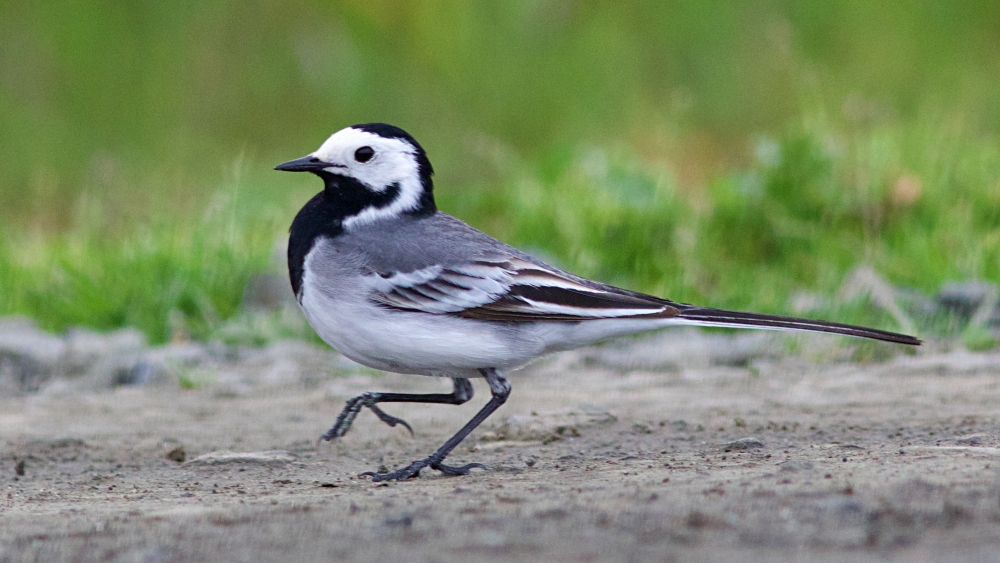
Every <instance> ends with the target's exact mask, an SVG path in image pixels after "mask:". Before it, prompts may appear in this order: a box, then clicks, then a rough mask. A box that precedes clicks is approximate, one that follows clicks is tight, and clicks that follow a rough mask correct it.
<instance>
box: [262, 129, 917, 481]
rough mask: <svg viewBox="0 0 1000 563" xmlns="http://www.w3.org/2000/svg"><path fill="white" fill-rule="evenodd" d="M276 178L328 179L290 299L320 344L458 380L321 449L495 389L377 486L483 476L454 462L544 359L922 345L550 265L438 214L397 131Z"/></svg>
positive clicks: (299, 235) (317, 154) (299, 252)
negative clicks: (695, 343)
mask: <svg viewBox="0 0 1000 563" xmlns="http://www.w3.org/2000/svg"><path fill="white" fill-rule="evenodd" d="M275 170H280V171H288V172H311V173H312V174H315V175H316V176H318V177H319V178H320V179H322V181H323V190H322V191H321V192H319V193H318V194H316V195H315V196H314V197H313V198H312V199H310V200H309V202H308V203H306V204H305V205H304V206H303V207H302V209H301V210H300V211H299V212H298V214H297V215H296V216H295V219H294V220H293V221H292V224H291V228H290V230H289V240H288V272H289V277H290V280H291V286H292V290H293V291H294V293H295V298H296V300H297V301H298V303H299V305H300V307H301V309H302V311H303V313H304V315H305V317H306V319H308V321H309V323H310V325H311V326H312V327H313V329H314V330H315V331H316V333H317V334H318V335H319V336H320V338H322V339H323V340H324V341H325V342H326V343H328V344H329V345H330V346H332V347H333V348H334V349H336V350H337V351H339V352H340V353H341V354H343V355H344V356H346V357H348V358H350V359H351V360H354V361H355V362H358V363H360V364H363V365H366V366H369V367H372V368H375V369H379V370H384V371H390V372H395V373H402V374H416V375H426V376H436V377H448V378H451V380H452V392H451V393H437V394H414V393H384V392H367V393H363V394H361V395H359V396H357V397H354V398H352V399H350V400H348V401H347V404H346V405H345V407H344V409H343V411H342V412H341V413H340V414H339V416H338V417H337V419H336V421H335V423H334V425H333V427H332V428H330V430H329V431H327V432H326V433H325V434H323V435H322V437H321V440H327V441H329V440H333V439H336V438H339V437H341V436H343V435H344V434H345V433H346V432H347V431H348V430H349V429H350V428H351V425H352V424H353V422H354V419H355V417H356V416H357V415H358V413H359V412H360V411H361V410H362V409H363V408H367V409H369V410H370V411H371V412H373V413H374V414H375V415H376V416H377V417H378V418H379V419H380V420H381V421H382V422H384V423H386V424H388V425H389V426H392V427H395V426H397V425H402V426H403V427H405V428H406V429H407V430H409V431H410V432H411V433H412V432H413V429H412V427H410V425H409V424H407V423H406V421H404V420H402V419H400V418H397V417H395V416H392V415H390V414H388V413H386V412H385V411H383V410H382V408H381V407H380V406H379V405H381V404H384V403H429V404H447V405H461V404H463V403H466V402H467V401H469V400H470V399H471V398H472V397H473V387H472V384H471V380H472V379H478V378H481V379H484V380H485V381H486V383H487V385H488V386H489V389H490V393H491V397H490V400H489V401H488V402H487V403H486V405H485V406H483V407H482V408H481V410H479V411H478V412H477V413H476V415H475V416H473V418H472V419H471V420H469V422H468V423H467V424H465V426H463V427H462V428H461V429H460V430H459V431H458V432H457V433H456V434H455V435H453V436H452V437H451V438H449V439H448V440H447V441H446V442H445V443H444V444H443V445H442V446H441V447H440V448H438V449H437V450H436V451H434V453H432V454H431V455H430V456H428V457H426V458H423V459H419V460H416V461H414V462H412V463H410V464H409V465H407V466H405V467H402V468H400V469H397V470H395V471H388V472H385V473H376V472H371V471H369V472H365V473H362V474H361V475H362V476H368V477H371V478H372V480H373V481H376V482H377V481H390V480H405V479H410V478H414V477H417V476H419V475H420V472H421V470H423V469H426V468H430V469H431V470H436V471H439V472H441V473H442V474H444V475H466V474H468V473H469V472H470V470H472V469H474V468H481V469H486V466H485V465H483V464H481V463H469V464H466V465H462V466H451V465H446V464H445V463H444V461H445V459H446V457H447V456H448V454H449V453H451V451H452V450H453V449H454V448H455V447H456V446H458V444H459V443H460V442H461V441H462V440H463V439H465V438H466V437H467V436H468V435H469V434H470V433H471V432H472V431H473V430H474V429H475V428H476V427H477V426H479V425H480V424H481V423H482V422H483V421H484V420H486V419H487V418H488V417H489V416H490V415H491V414H493V413H494V412H495V411H496V410H497V409H498V408H500V406H501V405H503V404H504V403H505V402H506V401H507V398H508V397H509V396H510V392H511V385H510V382H509V381H508V379H507V377H506V375H505V374H507V373H508V372H510V371H511V370H513V369H516V368H519V367H521V366H524V365H525V364H527V363H529V362H530V361H532V360H534V359H535V358H538V357H539V356H543V355H545V354H549V353H553V352H558V351H562V350H569V349H573V348H578V347H581V346H586V345H590V344H594V343H597V342H600V341H603V340H607V339H611V338H614V337H619V336H626V335H631V334H636V333H641V332H646V331H650V330H657V329H660V328H664V327H670V326H677V325H695V326H708V327H735V328H757V329H777V330H797V331H811V332H825V333H833V334H840V335H847V336H855V337H861V338H869V339H875V340H882V341H887V342H894V343H899V344H905V345H913V346H916V345H919V344H920V343H921V341H920V340H919V339H917V338H915V337H913V336H908V335H905V334H897V333H893V332H887V331H884V330H878V329H874V328H866V327H861V326H852V325H847V324H840V323H834V322H827V321H819V320H810V319H802V318H795V317H785V316H775V315H765V314H758V313H748V312H739V311H726V310H721V309H713V308H709V307H701V306H697V305H689V304H684V303H678V302H674V301H671V300H669V299H664V298H660V297H655V296H652V295H646V294H643V293H638V292H635V291H629V290H627V289H622V288H618V287H614V286H611V285H607V284H604V283H601V282H597V281H593V280H589V279H585V278H582V277H579V276H576V275H574V274H572V273H569V272H567V271H564V270H562V269H559V268H556V267H554V266H551V265H549V264H547V263H545V262H543V261H541V260H539V259H537V258H535V257H534V256H532V255H530V254H528V253H526V252H523V251H521V250H519V249H517V248H515V247H513V246H510V245H508V244H506V243H504V242H501V241H499V240H497V239H495V238H493V237H491V236H489V235H487V234H486V233H483V232H482V231H479V230H477V229H475V228H473V227H472V226H470V225H468V224H466V223H465V222H463V221H461V220H459V219H457V218H455V217H452V216H451V215H448V214H446V213H443V212H441V211H439V210H438V209H437V206H436V205H435V202H434V193H433V189H434V183H433V181H432V176H433V174H434V170H433V168H432V166H431V162H430V160H429V159H428V157H427V153H426V152H425V151H424V149H423V148H422V147H421V146H420V144H419V143H417V141H416V139H414V138H413V137H412V136H411V135H410V134H409V133H407V132H406V131H404V130H402V129H400V128H398V127H395V126H393V125H389V124H385V123H365V124H359V125H353V126H350V127H346V128H344V129H341V130H340V131H337V132H336V133H334V134H333V135H331V136H330V137H329V138H328V139H327V140H326V141H325V142H323V144H322V145H321V146H320V147H319V148H318V149H317V150H315V151H314V152H312V153H310V154H308V155H306V156H304V157H302V158H298V159H295V160H291V161H288V162H285V163H283V164H279V165H278V166H276V167H275Z"/></svg>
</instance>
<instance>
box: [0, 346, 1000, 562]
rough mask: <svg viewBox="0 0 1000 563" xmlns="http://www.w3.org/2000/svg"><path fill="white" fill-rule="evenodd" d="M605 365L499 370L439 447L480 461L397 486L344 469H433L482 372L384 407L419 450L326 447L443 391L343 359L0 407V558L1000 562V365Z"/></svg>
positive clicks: (927, 356)
mask: <svg viewBox="0 0 1000 563" xmlns="http://www.w3.org/2000/svg"><path fill="white" fill-rule="evenodd" d="M831 341H832V340H826V341H825V342H831ZM649 342H650V341H645V343H644V344H642V345H643V346H646V347H647V348H648V347H649V346H650V344H649ZM653 342H654V343H658V344H659V345H665V344H669V341H666V340H656V341H653ZM615 353H617V354H618V355H619V356H621V355H622V352H621V350H618V351H617V352H615V350H610V351H608V350H606V349H605V350H604V351H603V352H602V351H601V350H598V351H596V352H595V351H593V350H592V351H582V352H572V353H566V354H562V355H558V356H554V357H553V358H550V359H547V360H544V361H543V362H540V363H538V364H535V365H533V366H530V367H529V368H527V369H525V370H522V371H520V372H517V373H514V374H512V375H511V381H512V384H513V393H512V396H511V399H510V400H509V401H508V403H507V404H506V405H504V406H503V407H502V409H501V410H500V411H498V413H497V414H496V415H494V417H493V418H491V419H489V420H487V422H486V423H485V424H484V425H483V427H482V428H481V429H480V430H478V431H476V432H475V433H474V434H473V435H472V436H471V437H470V438H469V439H467V440H466V441H465V442H464V443H463V444H461V445H460V446H459V448H458V449H457V450H456V451H455V452H454V454H453V455H452V456H451V457H450V458H449V460H450V463H452V464H461V463H469V462H482V463H484V464H486V465H487V466H488V470H485V471H484V470H478V469H477V470H473V472H472V474H470V475H467V476H460V477H445V476H442V475H441V474H438V473H436V472H433V471H426V470H425V471H424V473H423V474H422V475H421V476H420V477H419V478H417V479H413V480H410V481H405V482H399V483H388V484H375V483H372V482H371V481H370V480H369V479H367V478H364V477H359V476H358V474H359V473H361V472H364V471H370V470H379V469H380V468H381V469H382V470H385V469H392V468H396V467H399V466H402V465H405V464H407V463H409V462H410V461H412V460H414V459H416V458H418V457H424V456H426V455H428V454H429V453H430V452H431V451H433V450H434V449H435V448H436V447H437V446H438V445H440V444H441V443H442V442H443V441H444V440H445V439H446V438H447V437H448V436H450V435H451V434H452V433H453V432H454V431H455V430H457V429H458V428H459V427H460V426H461V425H462V424H463V423H464V422H465V421H466V420H468V419H469V418H471V416H472V415H473V413H474V412H475V411H476V410H477V409H478V408H480V407H481V405H482V404H483V403H485V401H486V399H487V398H488V392H487V388H486V386H485V385H484V384H483V383H482V382H475V385H476V390H477V392H478V395H477V396H476V397H475V398H474V399H473V400H472V401H471V402H469V403H467V404H466V405H463V406H457V407H456V406H444V405H389V406H386V411H387V412H390V413H391V414H394V415H397V416H400V417H402V418H404V419H406V420H407V421H408V422H409V423H410V424H411V425H412V426H413V428H414V430H415V431H416V435H415V436H411V435H410V434H409V433H408V432H407V431H406V430H405V429H404V428H402V427H401V426H397V427H396V428H390V427H388V426H386V425H385V424H382V423H381V422H379V421H378V420H377V419H376V418H375V417H374V416H372V414H371V413H370V412H368V411H365V412H363V413H362V414H361V415H359V416H358V419H357V421H356V422H355V424H354V428H353V430H352V431H351V432H350V433H349V434H348V435H347V436H346V437H344V438H343V439H340V440H338V441H336V442H334V443H322V444H317V442H316V438H317V437H318V436H319V435H320V434H322V433H323V432H324V431H325V430H326V429H327V428H329V426H330V425H331V424H332V422H333V420H334V418H335V417H336V415H337V414H338V412H339V411H340V408H341V407H342V405H343V401H344V400H346V399H347V398H349V397H351V396H354V395H356V394H359V393H361V392H363V391H368V390H393V391H414V392H421V391H423V392H441V391H442V390H444V391H445V392H447V390H448V389H449V384H448V382H447V381H438V380H435V379H431V378H422V377H415V376H401V375H390V374H386V375H383V374H379V373H376V372H372V371H369V370H363V369H355V370H353V371H350V372H349V374H348V375H343V374H341V375H336V376H334V375H325V376H317V375H316V374H315V373H311V374H303V377H301V378H298V379H289V378H287V377H286V378H283V379H281V378H279V380H277V381H271V382H269V383H268V382H259V383H257V384H254V385H249V386H243V387H240V388H239V389H238V390H235V391H234V388H232V387H226V386H221V385H217V384H205V385H203V386H197V385H187V386H188V387H194V388H192V389H180V388H178V387H176V386H169V385H150V386H118V387H115V388H111V389H90V390H80V389H79V388H73V387H72V386H69V387H67V386H59V385H53V386H50V387H49V388H43V389H42V390H41V391H39V392H37V393H32V394H25V395H20V396H8V397H5V398H3V399H0V448H2V449H0V562H3V563H7V562H10V563H14V562H22V561H23V562H27V561H38V562H41V561H74V562H88V561H122V562H133V561H134V562H163V563H166V562H174V561H212V562H219V561H296V562H311V561H394V562H395V561H402V562H407V561H415V562H424V561H427V562H430V561H441V562H447V561H462V562H466V561H521V560H523V561H585V562H586V561H657V562H659V561H713V562H714V561H724V560H739V561H754V560H770V561H811V562H812V561H845V560H849V561H856V560H880V561H946V560H967V561H977V560H983V561H996V560H997V559H998V558H1000V552H998V548H1000V439H998V431H1000V379H998V376H1000V355H998V354H996V353H980V354H972V353H969V352H964V351H954V352H946V353H941V352H933V351H930V350H928V351H926V352H922V353H921V354H919V355H897V356H895V357H894V358H891V359H889V360H888V361H885V362H882V363H866V364H858V363H851V362H846V361H840V360H837V359H836V358H835V357H834V356H831V355H829V354H827V355H820V356H819V357H818V359H817V358H813V359H810V357H809V355H808V354H801V353H799V354H797V355H795V356H793V357H779V356H775V355H770V356H766V355H765V356H763V357H757V358H756V359H752V360H750V361H748V362H747V363H746V364H745V365H731V363H729V364H718V363H716V362H713V360H712V358H707V359H706V360H705V361H701V362H697V361H695V362H691V361H689V362H687V363H684V362H681V363H679V364H678V363H670V362H667V363H666V364H663V365H659V366H652V367H650V366H646V367H643V366H642V365H638V366H631V367H630V366H628V365H626V364H621V363H619V364H616V363H615V362H614V361H605V360H606V359H607V358H608V357H613V356H614V354H615ZM602 354H603V355H602ZM637 354H638V353H637ZM627 355H628V354H625V356H627ZM602 358H604V359H602ZM831 358H834V359H831ZM737 363H738V362H737ZM640 364H641V362H640ZM306 375H308V377H306Z"/></svg>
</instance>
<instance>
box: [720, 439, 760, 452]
mask: <svg viewBox="0 0 1000 563" xmlns="http://www.w3.org/2000/svg"><path fill="white" fill-rule="evenodd" d="M763 447H764V442H761V441H760V440H758V439H757V438H753V437H750V438H740V439H739V440H733V441H732V442H726V443H725V444H722V449H723V450H724V451H727V452H739V451H746V450H759V449H761V448H763Z"/></svg>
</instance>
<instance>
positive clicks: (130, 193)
mask: <svg viewBox="0 0 1000 563" xmlns="http://www.w3.org/2000/svg"><path fill="white" fill-rule="evenodd" d="M997 84H1000V3H997V2H995V1H977V0H968V1H931V0H927V1H920V2H863V1H854V0H823V1H811V2H806V1H792V0H789V1H778V0H755V1H753V2H728V1H706V0H692V1H677V2H667V1H648V2H629V3H622V2H600V1H594V2H572V1H511V2H467V1H458V0H453V1H428V2H412V1H404V0H371V1H366V2H321V1H318V0H316V1H308V0H299V1H285V2H259V1H242V2H226V1H221V0H207V1H198V2H194V1H187V0H178V1H175V2H153V1H131V2H127V1H115V2H110V1H103V2H102V1H95V0H89V1H86V2H76V1H58V0H57V1H52V2H37V1H31V0H2V1H0V147H3V149H2V150H0V198H2V199H0V201H2V202H3V205H2V206H0V314H7V313H22V314H28V315H30V316H33V317H35V318H36V319H38V320H39V321H40V322H41V323H42V324H43V325H44V326H46V327H47V328H50V329H54V330H59V329H62V328H65V327H67V326H71V325H86V326H91V327H95V328H99V329H107V328H113V327H118V326H124V325H134V326H138V327H140V328H142V329H143V330H144V331H145V332H146V333H147V334H148V335H149V336H150V337H151V338H152V339H153V340H154V341H158V342H162V341H166V340H169V339H171V338H175V339H176V338H187V337H193V338H212V337H216V336H218V335H219V334H220V331H221V330H222V329H223V328H224V327H225V326H226V324H227V322H230V320H231V319H233V318H235V317H236V316H238V315H239V304H240V298H241V293H242V291H243V287H244V286H245V284H246V282H247V280H248V279H249V278H250V277H251V276H252V275H254V274H255V273H258V272H264V271H269V270H271V271H273V270H275V268H276V266H275V259H274V258H273V255H274V254H275V253H276V247H279V246H280V244H281V240H282V237H283V236H284V234H285V233H286V231H287V226H288V224H289V223H290V221H291V219H292V217H293V216H294V213H295V211H296V210H297V209H298V207H299V206H301V205H302V204H303V203H304V202H305V201H306V200H307V199H308V198H309V197H311V195H312V194H313V193H315V192H316V191H318V190H319V189H320V187H321V185H320V183H319V181H318V180H317V179H315V178H309V177H304V176H302V175H291V174H280V173H277V172H273V171H272V170H271V168H272V166H273V165H275V164H277V163H279V162H282V161H284V160H288V159H291V158H295V157H299V156H302V155H304V154H306V153H308V152H310V151H312V150H313V149H315V148H316V147H317V146H318V145H319V144H320V143H321V142H322V141H323V140H324V139H325V138H326V137H327V136H328V135H329V134H331V133H332V132H334V131H335V130H337V129H340V128H342V127H344V126H347V125H350V124H353V123H359V122H367V121H385V122H389V123H393V124H395V125H399V126H401V127H403V128H404V129H407V130H408V131H409V132H410V133H412V134H413V135H414V136H415V137H416V138H417V139H418V140H420V141H421V143H422V144H423V145H424V147H425V148H426V149H427V151H428V152H429V154H430V157H431V159H432V161H433V162H434V164H435V168H436V170H437V171H438V175H437V177H436V178H437V182H436V194H437V198H438V204H439V207H441V208H442V209H443V210H445V211H448V212H450V213H452V214H454V215H457V216H459V217H460V218H462V219H465V220H467V221H468V222H470V223H472V224H473V225H475V226H477V227H479V228H482V229H484V230H486V231H487V232H489V233H491V234H493V235H495V236H498V237H501V238H503V239H505V240H507V241H509V242H511V243H513V244H516V245H519V246H521V247H523V248H527V249H529V250H533V251H536V252H538V253H540V254H542V255H543V256H545V257H547V258H549V259H551V260H553V261H556V262H557V263H558V264H560V265H561V266H564V267H566V268H569V269H571V270H574V271H576V272H578V273H580V274H582V275H586V276H594V277H597V278H599V279H602V280H604V281H608V282H611V283H616V284H621V285H624V286H627V287H630V288H633V289H638V290H643V291H649V292H654V293H657V294H660V295H666V296H669V297H671V298H674V299H677V300H683V301H688V302H695V303H699V304H710V305H713V306H718V307H739V308H750V309H755V310H760V311H766V312H786V313H787V312H790V311H792V310H793V309H795V307H793V301H794V299H793V297H794V296H796V295H802V294H803V292H805V294H807V295H816V296H820V297H822V296H833V295H835V294H836V293H837V291H838V288H840V287H841V285H842V284H843V281H844V279H845V276H846V275H847V274H848V273H849V272H850V271H851V270H852V269H854V268H856V267H858V266H871V267H872V268H874V270H875V271H876V272H879V273H880V274H882V275H884V276H886V277H887V278H888V279H889V280H890V281H891V282H892V283H894V284H896V285H899V286H906V287H911V288H914V289H915V290H917V291H919V292H924V293H928V294H929V293H932V292H933V291H934V289H935V288H936V287H937V286H938V285H939V284H940V283H942V282H944V281H947V280H973V279H980V280H987V281H991V282H997V281H1000V146H998V144H997V133H998V127H1000V88H997V87H996V85H997ZM278 252H279V253H280V249H278ZM819 302H821V303H825V305H821V306H820V307H819V309H818V310H817V311H816V312H814V313H813V314H817V315H820V316H824V315H825V316H831V315H832V316H836V318H837V319H838V320H844V321H851V320H853V321H858V322H862V321H863V322H872V323H875V324H878V325H879V326H882V327H884V328H890V329H892V328H899V325H898V324H895V321H894V320H893V319H892V318H891V317H888V316H886V315H884V314H882V313H879V310H878V309H877V308H873V307H870V306H867V305H865V303H862V302H849V303H845V302H843V301H842V300H841V301H837V300H827V301H824V300H823V299H820V300H819ZM926 330H930V329H926ZM264 338H265V339H266V336H265V337H264Z"/></svg>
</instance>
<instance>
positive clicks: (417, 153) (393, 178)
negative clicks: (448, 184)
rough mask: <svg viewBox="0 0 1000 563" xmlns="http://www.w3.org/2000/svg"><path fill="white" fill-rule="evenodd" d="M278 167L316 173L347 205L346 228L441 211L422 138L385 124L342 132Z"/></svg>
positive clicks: (330, 190) (330, 192) (335, 197)
mask: <svg viewBox="0 0 1000 563" xmlns="http://www.w3.org/2000/svg"><path fill="white" fill-rule="evenodd" d="M274 169H275V170H283V171H287V172H312V173H314V174H316V175H317V176H319V177H321V178H323V181H324V182H325V184H326V189H327V193H328V194H329V195H330V197H331V198H332V199H334V200H335V201H338V202H341V203H342V204H343V205H344V206H345V209H344V210H343V211H344V213H345V217H344V219H343V224H344V227H345V228H351V227H353V226H358V225H363V224H367V223H372V222H374V221H377V220H379V219H383V218H393V217H398V216H401V215H403V214H406V213H416V214H425V213H433V212H434V211H436V207H435V205H434V195H433V186H434V185H433V182H432V180H431V175H432V174H433V173H434V170H433V169H432V168H431V163H430V160H428V159H427V154H426V153H425V152H424V149H423V148H422V147H421V146H420V144H419V143H417V141H416V139H414V138H413V137H411V136H410V134H409V133H407V132H406V131H403V130H402V129H400V128H399V127H394V126H392V125H387V124H385V123H366V124H363V125H353V126H351V127H347V128H344V129H341V130H340V131H337V132H336V133H334V134H333V135H331V136H330V138H329V139H327V140H326V142H324V143H323V144H322V145H321V146H320V147H319V148H318V149H316V150H315V151H314V152H313V153H312V154H309V155H306V156H304V157H302V158H298V159H295V160H291V161H288V162H285V163H283V164H279V165H278V166H276V167H275V168H274Z"/></svg>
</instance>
